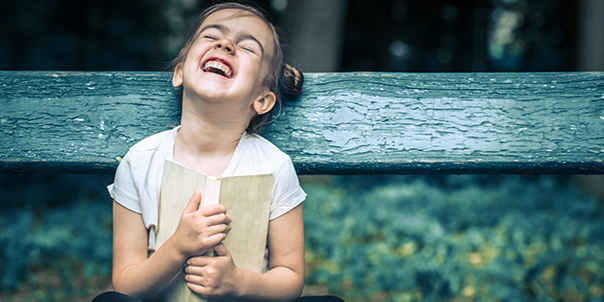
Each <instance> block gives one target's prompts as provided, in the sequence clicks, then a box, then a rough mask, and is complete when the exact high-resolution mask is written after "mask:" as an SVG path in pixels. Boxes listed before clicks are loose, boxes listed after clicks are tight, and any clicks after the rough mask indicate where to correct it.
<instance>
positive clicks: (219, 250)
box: [213, 243, 231, 257]
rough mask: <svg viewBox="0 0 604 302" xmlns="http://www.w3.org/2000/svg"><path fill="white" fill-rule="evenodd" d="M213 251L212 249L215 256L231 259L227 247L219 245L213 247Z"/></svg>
mask: <svg viewBox="0 0 604 302" xmlns="http://www.w3.org/2000/svg"><path fill="white" fill-rule="evenodd" d="M213 249H214V252H216V256H221V257H225V256H227V257H231V253H230V252H229V250H228V249H227V247H226V246H225V245H224V244H222V243H219V244H217V245H215V246H214V247H213Z"/></svg>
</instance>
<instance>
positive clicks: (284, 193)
mask: <svg viewBox="0 0 604 302" xmlns="http://www.w3.org/2000/svg"><path fill="white" fill-rule="evenodd" d="M274 177H275V185H274V188H273V204H272V206H271V214H270V219H271V220H272V219H275V218H277V217H279V216H281V215H283V214H285V213H287V212H288V211H290V210H291V209H293V208H295V207H296V206H297V205H299V204H300V203H302V201H304V199H306V193H305V192H304V190H302V187H301V186H300V182H299V181H298V176H297V175H296V170H295V169H294V165H293V164H292V161H291V159H290V158H289V156H287V160H285V161H283V163H282V164H281V167H280V168H279V170H278V171H277V172H276V173H275V175H274Z"/></svg>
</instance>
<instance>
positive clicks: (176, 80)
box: [172, 63, 182, 87]
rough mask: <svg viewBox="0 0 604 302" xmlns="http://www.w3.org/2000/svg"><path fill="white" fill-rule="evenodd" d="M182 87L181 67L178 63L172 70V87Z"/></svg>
mask: <svg viewBox="0 0 604 302" xmlns="http://www.w3.org/2000/svg"><path fill="white" fill-rule="evenodd" d="M180 85H182V67H181V64H180V63H178V65H176V68H174V74H173V75H172V86H174V87H179V86H180Z"/></svg>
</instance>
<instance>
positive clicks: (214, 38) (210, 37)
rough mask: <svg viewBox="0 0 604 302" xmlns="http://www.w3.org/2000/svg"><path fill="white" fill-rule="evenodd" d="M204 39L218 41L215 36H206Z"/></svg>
mask: <svg viewBox="0 0 604 302" xmlns="http://www.w3.org/2000/svg"><path fill="white" fill-rule="evenodd" d="M203 37H204V39H210V40H218V38H216V37H214V36H210V35H205V36H203Z"/></svg>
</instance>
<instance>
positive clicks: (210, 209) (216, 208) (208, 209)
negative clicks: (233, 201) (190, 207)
mask: <svg viewBox="0 0 604 302" xmlns="http://www.w3.org/2000/svg"><path fill="white" fill-rule="evenodd" d="M226 211H227V208H226V207H225V206H224V205H222V204H209V205H206V206H203V207H201V208H200V209H199V212H200V213H201V214H202V215H203V216H212V215H216V214H226Z"/></svg>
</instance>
